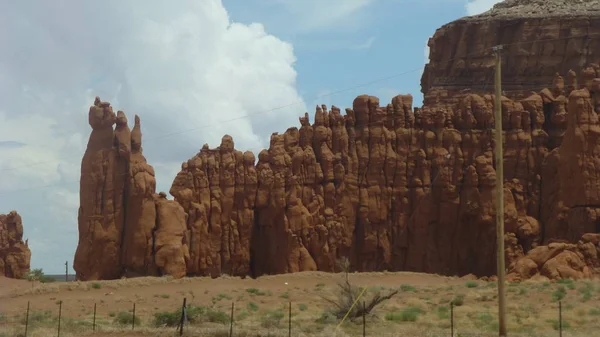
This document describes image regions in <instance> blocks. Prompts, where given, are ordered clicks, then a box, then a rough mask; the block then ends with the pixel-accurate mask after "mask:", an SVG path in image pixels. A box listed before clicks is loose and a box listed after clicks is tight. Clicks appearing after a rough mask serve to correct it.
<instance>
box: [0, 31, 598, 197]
mask: <svg viewBox="0 0 600 337" xmlns="http://www.w3.org/2000/svg"><path fill="white" fill-rule="evenodd" d="M592 35H594V36H595V35H599V36H600V34H584V35H580V36H570V37H565V38H556V39H541V40H534V41H526V42H525V41H524V42H516V43H511V44H503V46H511V45H520V44H525V43H528V44H531V43H536V42H542V41H543V42H546V41H554V40H563V39H572V38H576V37H586V36H587V37H589V36H592ZM488 50H489V51H491V50H492V48H491V47H490V48H486V49H484V51H483V52H477V53H475V52H474V53H469V54H467V55H463V56H456V57H453V58H450V59H447V60H444V61H441V62H438V63H436V64H437V65H439V64H443V63H448V62H452V61H454V60H456V59H463V58H465V57H473V56H487V55H488V54H486V53H485V52H486V51H488ZM421 69H423V67H418V68H415V69H413V70H408V71H404V72H400V73H396V74H394V75H390V76H386V77H382V78H378V79H375V80H371V81H368V82H365V83H362V84H359V85H356V86H353V87H349V88H345V89H340V90H336V91H333V92H330V93H328V94H325V95H320V96H318V97H317V98H321V97H327V96H331V95H334V94H337V93H341V92H345V91H349V90H353V89H357V88H360V87H364V86H367V85H370V84H373V83H377V82H380V81H384V80H388V79H392V78H395V77H399V76H403V75H406V74H409V73H412V72H415V71H418V70H421ZM488 84H489V83H488V82H487V81H486V83H483V84H474V85H472V86H469V88H477V87H481V86H482V87H483V88H484V89H485V88H487V86H488ZM524 84H525V83H522V84H521V85H520V87H521V88H527V89H529V90H532V91H533V90H534V89H538V90H543V89H545V88H548V86H541V85H539V84H537V83H531V84H529V85H530V86H525V85H524ZM521 91H523V90H522V89H519V90H504V91H503V92H521ZM300 102H301V101H298V102H295V103H290V104H287V105H283V106H278V107H275V108H272V109H269V110H263V111H260V112H257V113H254V114H247V115H244V116H240V117H236V118H233V119H229V120H225V121H221V122H219V124H220V123H227V122H231V121H236V120H240V119H244V118H249V117H251V116H255V115H260V114H264V113H267V112H271V111H275V110H278V109H283V108H287V107H290V106H293V105H295V104H298V103H300ZM378 123H379V122H378ZM369 124H371V123H369ZM369 124H367V125H363V126H368V125H369ZM215 125H216V124H211V125H204V126H200V127H198V128H191V129H187V130H181V131H179V132H172V133H168V134H163V135H160V136H157V137H154V138H149V139H144V143H146V142H148V141H152V140H154V139H161V138H166V137H171V136H174V135H179V134H183V133H187V132H191V131H196V130H199V129H201V128H206V127H211V126H215ZM80 155H81V154H77V155H71V156H65V157H60V158H57V159H54V160H51V161H42V162H36V163H31V164H28V165H23V166H18V167H12V168H8V169H7V168H5V169H0V173H1V172H3V171H10V170H16V169H19V168H26V167H32V166H37V165H41V164H45V163H49V162H55V161H60V160H63V159H66V158H72V157H76V156H80ZM128 174H129V173H128V172H125V173H123V174H122V175H128ZM116 176H118V175H113V177H116ZM80 180H81V178H79V179H77V180H72V181H59V182H57V183H52V184H47V185H41V186H34V187H30V188H22V189H13V190H0V195H2V194H10V193H15V192H22V191H30V190H36V189H43V188H48V187H53V186H58V185H62V184H70V183H74V182H79V181H80ZM432 181H433V179H432Z"/></svg>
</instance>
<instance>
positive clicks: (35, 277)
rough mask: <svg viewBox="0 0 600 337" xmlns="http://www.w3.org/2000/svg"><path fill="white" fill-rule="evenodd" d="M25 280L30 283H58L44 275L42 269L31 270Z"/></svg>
mask: <svg viewBox="0 0 600 337" xmlns="http://www.w3.org/2000/svg"><path fill="white" fill-rule="evenodd" d="M24 278H25V279H27V280H28V281H32V282H34V281H39V282H40V283H51V282H54V281H56V280H55V279H54V278H52V277H50V276H47V275H46V274H44V271H43V270H42V269H41V268H39V269H32V270H30V271H29V273H27V274H26V275H25V276H24Z"/></svg>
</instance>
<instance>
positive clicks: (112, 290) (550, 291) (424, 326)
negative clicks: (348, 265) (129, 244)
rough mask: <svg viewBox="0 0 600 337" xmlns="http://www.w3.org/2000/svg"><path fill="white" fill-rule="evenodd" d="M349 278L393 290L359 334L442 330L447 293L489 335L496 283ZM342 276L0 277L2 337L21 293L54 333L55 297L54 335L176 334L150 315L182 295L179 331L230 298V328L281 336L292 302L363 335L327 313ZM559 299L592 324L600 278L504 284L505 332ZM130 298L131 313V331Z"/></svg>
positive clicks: (21, 306)
mask: <svg viewBox="0 0 600 337" xmlns="http://www.w3.org/2000/svg"><path fill="white" fill-rule="evenodd" d="M348 277H349V280H350V282H351V283H352V284H353V285H355V286H357V287H359V288H360V289H365V291H364V295H363V297H362V299H361V300H360V301H358V302H357V303H359V304H358V305H362V300H365V301H366V302H367V304H368V302H369V300H370V299H371V298H373V296H375V295H376V294H378V293H379V294H384V295H385V294H387V293H389V292H390V291H393V290H399V292H398V294H397V295H396V296H394V297H393V298H392V299H390V300H389V301H385V302H383V303H382V304H381V305H380V306H378V307H376V308H375V310H373V312H372V314H371V315H368V316H367V317H366V318H365V321H366V331H367V335H372V336H375V335H378V336H379V337H388V336H389V337H391V336H404V335H406V334H410V335H412V336H417V337H418V336H447V335H449V333H450V327H451V320H450V310H449V309H450V305H449V304H450V302H451V301H454V303H456V306H455V307H454V308H453V317H454V328H455V334H456V333H460V334H461V335H462V336H475V335H476V336H488V335H489V336H494V335H497V333H496V332H495V331H496V329H497V325H498V323H497V309H496V306H497V300H496V299H497V296H496V293H497V288H496V283H495V282H484V281H480V280H471V279H468V278H462V279H461V278H452V277H443V276H437V275H429V274H418V273H387V272H383V273H356V274H349V276H348ZM343 280H344V275H343V274H328V273H320V272H307V273H297V274H287V275H278V276H265V277H261V278H258V279H249V278H248V279H240V278H233V277H221V278H218V279H210V278H184V279H180V280H173V279H171V278H169V277H163V278H156V277H143V278H133V279H121V280H115V281H98V282H68V283H65V282H57V283H48V284H32V283H31V282H28V281H24V280H11V279H6V278H0V337H9V336H11V337H12V336H19V335H22V334H23V332H24V329H25V324H24V323H25V316H26V311H27V304H28V302H29V305H30V312H29V319H28V320H29V324H28V325H29V326H28V336H32V337H38V336H39V337H42V336H56V335H57V329H58V319H57V317H58V314H59V304H60V303H61V301H62V305H61V313H60V314H61V336H85V335H88V334H89V335H92V334H93V335H94V336H121V337H124V336H162V337H164V336H175V335H178V334H177V333H176V327H174V326H171V327H164V326H163V327H159V326H157V324H156V314H157V313H167V312H171V313H173V312H177V311H178V310H180V308H181V305H182V301H183V299H184V298H186V299H187V303H188V305H192V306H197V307H199V306H201V307H203V308H204V309H203V310H206V311H205V314H203V315H204V316H206V317H208V318H206V319H202V320H197V321H194V322H191V323H190V324H188V325H187V326H186V330H185V332H186V333H185V334H184V335H185V336H228V334H229V329H230V328H231V327H230V322H229V317H230V313H231V308H232V304H233V305H234V324H233V330H234V335H235V336H287V335H288V327H289V326H288V324H289V321H288V319H289V314H288V312H289V310H290V308H291V311H292V320H291V327H292V335H293V336H332V335H336V336H362V329H363V327H362V319H360V318H359V319H356V320H349V319H347V320H345V321H344V322H343V323H342V324H340V320H339V319H337V318H335V317H334V316H333V315H331V314H328V313H329V312H331V310H332V309H334V308H335V306H334V305H333V304H332V303H330V302H329V301H328V300H333V301H334V302H335V300H336V299H338V298H339V295H338V293H339V292H338V291H339V287H338V283H339V282H342V281H343ZM559 300H560V301H561V305H562V309H563V310H562V321H561V322H562V326H563V328H564V329H565V332H566V333H569V335H570V336H578V335H579V334H580V335H581V336H588V335H593V334H594V333H597V331H598V329H599V328H600V281H598V280H582V281H569V280H566V281H561V282H549V281H547V280H533V281H527V282H524V283H520V284H509V285H507V308H508V310H507V313H508V316H507V320H508V327H509V331H511V332H512V333H511V335H512V336H545V335H547V334H548V333H550V334H552V335H554V334H557V331H556V330H557V329H558V327H559V323H558V317H559V312H558V302H559ZM134 303H135V316H136V317H137V318H138V319H139V321H138V322H136V326H135V327H134V330H133V331H132V326H131V320H132V318H131V316H132V314H133V306H134ZM290 303H291V304H290ZM94 305H96V331H95V332H94V331H92V326H93V323H92V322H93V320H94ZM190 310H192V309H190ZM203 312H204V311H203ZM127 315H129V316H127ZM204 316H203V317H204ZM120 317H129V319H128V320H127V319H125V320H124V319H121V318H120ZM338 325H339V328H338ZM592 331H593V332H594V333H592ZM565 336H567V334H565Z"/></svg>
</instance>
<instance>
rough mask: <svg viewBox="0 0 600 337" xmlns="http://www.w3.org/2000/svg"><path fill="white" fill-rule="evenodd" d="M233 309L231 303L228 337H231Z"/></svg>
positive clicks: (232, 303)
mask: <svg viewBox="0 0 600 337" xmlns="http://www.w3.org/2000/svg"><path fill="white" fill-rule="evenodd" d="M233 307H234V302H231V317H230V318H229V337H233Z"/></svg>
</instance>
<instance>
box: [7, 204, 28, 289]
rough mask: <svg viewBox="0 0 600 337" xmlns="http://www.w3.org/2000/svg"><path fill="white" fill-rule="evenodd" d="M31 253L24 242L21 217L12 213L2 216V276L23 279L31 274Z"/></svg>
mask: <svg viewBox="0 0 600 337" xmlns="http://www.w3.org/2000/svg"><path fill="white" fill-rule="evenodd" d="M30 260H31V251H30V250H29V246H28V245H27V242H23V222H22V220H21V216H20V215H19V214H18V213H17V212H15V211H11V212H10V213H8V214H0V275H1V276H6V277H11V278H22V277H23V276H25V275H27V273H29V261H30Z"/></svg>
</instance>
